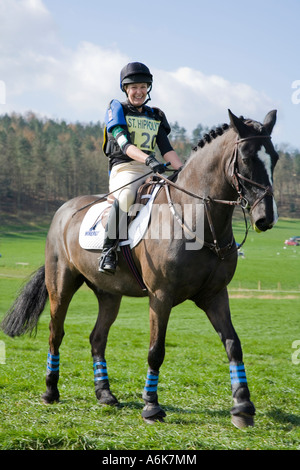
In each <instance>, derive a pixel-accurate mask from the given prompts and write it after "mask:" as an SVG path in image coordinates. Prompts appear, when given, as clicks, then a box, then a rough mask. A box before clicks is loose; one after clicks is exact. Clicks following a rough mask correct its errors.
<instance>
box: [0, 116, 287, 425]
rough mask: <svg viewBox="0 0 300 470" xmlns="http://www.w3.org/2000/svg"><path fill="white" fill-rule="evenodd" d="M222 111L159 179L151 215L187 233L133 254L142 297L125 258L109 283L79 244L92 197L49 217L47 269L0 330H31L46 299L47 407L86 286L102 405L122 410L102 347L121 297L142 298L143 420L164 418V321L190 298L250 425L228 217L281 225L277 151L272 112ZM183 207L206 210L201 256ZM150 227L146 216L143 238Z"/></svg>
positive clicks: (238, 410)
mask: <svg viewBox="0 0 300 470" xmlns="http://www.w3.org/2000/svg"><path fill="white" fill-rule="evenodd" d="M228 113H229V120H230V123H229V124H225V125H223V126H220V127H217V128H215V129H214V130H212V131H211V132H210V133H209V134H206V135H205V136H204V138H203V139H202V140H201V141H200V142H199V143H198V145H197V147H195V148H194V149H193V150H192V151H191V154H190V156H189V158H188V159H187V161H186V163H185V164H184V166H183V168H182V169H181V171H180V172H178V174H177V177H176V178H166V177H165V176H164V175H161V176H162V180H161V181H162V184H161V189H160V190H159V191H158V193H157V195H156V198H155V201H154V205H153V209H154V208H155V207H162V206H163V207H167V208H168V211H171V212H169V214H171V216H170V217H169V221H170V223H172V221H175V219H176V220H177V221H178V222H179V223H180V224H181V226H182V228H183V230H182V233H183V234H182V237H181V238H180V237H175V236H174V233H175V230H174V227H173V230H172V231H171V232H170V233H171V236H170V237H165V238H164V239H159V237H156V238H155V237H151V236H148V237H147V236H145V237H143V239H142V240H141V241H140V242H139V243H138V245H137V246H136V247H134V248H133V249H132V259H133V261H134V263H135V266H136V269H137V271H138V272H139V274H140V276H141V278H142V280H143V282H144V285H145V289H144V290H143V289H142V288H141V286H140V285H139V284H138V283H137V282H136V280H135V279H134V278H133V274H132V272H131V271H130V269H129V267H128V264H127V263H126V261H125V259H124V257H123V256H122V254H120V256H119V260H118V267H117V271H116V273H115V274H114V276H107V274H103V273H100V272H98V258H99V252H95V251H93V250H84V249H82V248H81V247H80V245H79V242H78V233H79V230H80V226H81V223H82V220H83V217H84V215H85V213H86V212H87V210H88V209H87V208H88V206H90V205H92V204H93V203H94V202H95V201H94V198H95V196H91V195H87V196H79V197H76V198H74V199H72V200H70V201H68V202H66V203H64V204H63V205H62V206H61V207H60V208H59V209H58V211H57V212H56V213H55V215H54V217H53V220H52V223H51V225H50V228H49V231H48V235H47V240H46V249H45V264H44V266H42V267H40V268H39V269H38V271H37V272H36V273H35V274H33V276H32V278H31V279H30V281H29V282H28V283H27V284H26V285H25V288H24V290H23V291H22V292H21V293H20V295H19V297H17V299H16V300H15V303H14V304H13V305H12V307H11V308H10V310H9V311H8V313H7V315H6V316H5V318H4V320H3V321H2V324H1V327H2V329H3V331H4V332H5V333H6V334H8V335H10V336H18V335H21V334H24V333H26V332H32V331H33V330H34V329H36V328H37V324H38V319H39V317H40V315H41V313H42V312H43V310H44V308H45V305H46V302H47V300H49V302H50V317H51V319H50V324H49V329H50V335H49V353H48V359H47V374H46V392H45V393H44V394H43V396H42V397H43V401H44V402H45V403H47V404H49V403H53V402H56V401H59V397H60V395H59V390H58V379H59V348H60V345H61V343H62V339H63V336H64V321H65V317H66V314H67V310H68V306H69V303H70V301H71V299H72V297H73V295H74V294H75V292H76V291H77V290H78V289H79V287H80V286H81V285H82V284H83V283H86V284H87V286H88V287H90V289H91V290H92V291H93V292H94V293H95V295H96V297H97V299H98V303H99V312H98V317H97V320H96V324H95V326H94V328H93V330H92V332H91V334H90V344H91V355H92V359H93V368H94V374H95V377H94V384H95V394H96V398H97V400H98V401H99V403H101V404H106V405H112V406H116V405H118V400H117V398H116V396H115V395H114V394H113V393H112V391H111V389H110V379H109V377H108V373H107V363H106V359H105V349H106V344H107V338H108V334H109V330H110V327H111V325H112V324H113V322H114V321H115V319H116V317H117V315H118V311H119V307H120V302H121V298H122V296H123V295H125V296H131V297H145V296H148V298H149V317H150V344H149V350H148V371H147V379H146V383H145V387H144V389H143V393H142V399H143V400H144V407H143V410H142V417H143V419H144V420H145V421H146V422H148V423H153V422H155V421H163V420H164V417H165V416H166V413H165V411H164V410H163V408H162V407H161V406H160V404H159V401H158V381H159V371H160V367H161V365H162V363H163V360H164V356H165V336H166V331H167V325H168V320H169V316H170V313H171V310H172V308H173V307H174V306H176V305H179V304H181V303H182V302H184V301H186V300H192V301H193V302H194V303H195V305H196V306H197V307H198V308H200V309H201V310H203V311H204V312H205V313H206V315H207V317H208V318H209V320H210V322H211V324H212V326H213V328H214V329H215V330H216V332H217V333H218V335H219V337H220V339H221V341H222V343H223V345H224V348H225V351H226V354H227V358H228V361H229V369H230V379H231V393H232V399H233V407H232V409H231V411H230V414H231V420H232V422H233V424H234V425H235V426H237V427H238V428H243V427H247V426H253V425H254V415H255V406H254V404H253V403H252V401H251V400H250V391H249V388H248V384H247V377H246V372H245V366H244V363H243V352H242V347H241V343H240V340H239V338H238V336H237V333H236V331H235V329H234V326H233V324H232V321H231V314H230V306H229V295H228V290H227V286H228V284H229V282H230V281H231V279H232V277H233V275H234V272H235V269H236V264H237V245H236V242H235V239H234V235H233V230H232V216H233V211H234V208H235V207H237V206H241V207H242V208H243V210H244V212H245V213H246V214H247V217H250V221H251V224H252V226H253V227H254V229H255V230H256V231H258V232H265V231H267V230H269V229H271V228H272V227H273V226H274V225H275V224H276V222H277V219H278V215H277V207H276V202H275V200H274V195H273V190H272V188H273V171H274V168H275V165H276V162H277V160H278V154H277V152H276V150H275V148H274V146H273V144H272V141H271V133H272V130H273V127H274V125H275V123H276V113H277V112H276V110H273V111H270V112H269V113H268V114H267V115H266V116H265V119H264V121H263V124H262V123H260V122H258V121H254V120H252V119H245V118H243V117H242V116H241V117H237V116H235V115H234V114H233V113H232V112H231V111H230V110H228ZM186 206H189V207H192V208H193V210H194V209H197V207H198V208H199V207H200V208H202V211H198V212H197V211H195V212H194V215H193V225H192V228H193V230H194V232H193V233H196V231H195V227H196V225H197V224H198V225H199V224H200V223H201V221H202V227H203V230H202V232H201V233H202V234H203V237H202V244H201V243H198V245H199V248H198V249H187V245H188V243H189V242H191V236H190V235H191V230H188V227H187V224H186V223H185V222H184V221H183V219H182V217H181V215H180V211H178V208H182V209H183V208H184V207H186ZM176 208H177V211H176ZM82 209H84V210H82ZM197 214H198V215H197ZM199 214H200V215H199ZM197 218H198V219H197ZM200 218H201V220H200ZM154 224H155V221H154V220H152V219H151V220H150V222H149V225H148V232H149V231H150V230H151V227H152V228H153V225H154ZM199 226H200V225H199ZM185 229H186V230H185ZM148 232H147V233H148ZM195 237H196V235H195ZM198 238H199V237H198ZM198 242H199V240H198Z"/></svg>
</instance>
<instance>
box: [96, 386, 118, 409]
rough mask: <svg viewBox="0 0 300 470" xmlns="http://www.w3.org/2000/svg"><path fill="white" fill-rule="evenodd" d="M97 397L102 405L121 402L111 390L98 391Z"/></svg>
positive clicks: (114, 404) (113, 404) (112, 404)
mask: <svg viewBox="0 0 300 470" xmlns="http://www.w3.org/2000/svg"><path fill="white" fill-rule="evenodd" d="M96 397H97V399H98V401H99V403H100V404H101V405H110V406H116V405H118V404H119V402H118V400H117V398H116V397H115V396H114V395H113V394H112V393H111V391H110V390H101V391H99V392H98V393H97V392H96Z"/></svg>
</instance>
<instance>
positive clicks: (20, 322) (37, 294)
mask: <svg viewBox="0 0 300 470" xmlns="http://www.w3.org/2000/svg"><path fill="white" fill-rule="evenodd" d="M47 300H48V291H47V288H46V284H45V266H42V267H41V268H39V269H38V270H37V271H36V272H35V273H34V274H33V276H32V277H31V279H30V280H29V282H28V283H27V284H26V285H25V286H24V287H23V289H22V290H21V292H20V294H19V296H18V297H17V299H16V300H15V302H14V304H13V305H12V306H11V307H10V309H9V311H8V312H7V314H6V316H5V317H4V319H3V321H2V323H1V329H2V330H3V331H4V333H6V334H7V335H8V336H12V337H13V336H20V335H23V334H25V333H31V332H32V331H33V330H34V329H35V328H36V327H37V323H38V320H39V317H40V315H41V313H42V312H43V310H44V308H45V305H46V302H47Z"/></svg>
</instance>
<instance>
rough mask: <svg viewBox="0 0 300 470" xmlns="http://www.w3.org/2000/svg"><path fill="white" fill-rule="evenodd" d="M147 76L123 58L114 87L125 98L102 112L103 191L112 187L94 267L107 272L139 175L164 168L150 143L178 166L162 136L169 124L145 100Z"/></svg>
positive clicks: (148, 85) (110, 271) (111, 266)
mask: <svg viewBox="0 0 300 470" xmlns="http://www.w3.org/2000/svg"><path fill="white" fill-rule="evenodd" d="M152 81H153V77H152V74H151V73H150V70H149V69H148V67H147V66H146V65H144V64H142V63H140V62H132V63H129V64H127V65H126V66H125V67H123V69H122V70H121V74H120V87H121V90H122V91H123V92H124V93H125V94H126V96H127V101H126V102H123V103H120V102H119V101H117V100H112V101H111V102H110V103H109V106H108V109H107V111H106V115H105V130H104V143H103V151H104V153H105V155H106V156H107V157H109V171H110V179H109V191H110V192H112V191H113V192H114V193H113V194H114V197H115V200H114V202H113V205H112V208H111V210H110V213H109V217H108V221H107V225H106V228H105V240H104V246H103V251H102V255H101V257H100V263H99V271H100V272H104V273H107V274H114V272H115V270H116V266H117V256H116V248H117V242H118V240H119V239H122V238H125V237H126V234H121V231H122V227H123V226H124V225H126V231H127V213H128V211H129V208H130V206H131V205H132V204H133V203H134V200H135V197H136V192H137V189H138V187H139V186H140V185H141V184H142V183H143V182H144V181H145V179H146V175H147V174H149V168H150V171H151V170H152V171H153V172H154V173H164V171H165V164H163V163H160V162H159V161H158V160H156V158H155V153H154V148H155V145H156V144H157V146H158V148H159V150H160V153H161V154H162V156H163V158H164V159H165V160H166V162H170V164H171V165H172V167H173V168H174V169H175V170H177V169H179V168H180V167H181V166H182V162H181V160H180V158H179V157H178V155H177V153H176V152H175V151H174V150H173V148H172V146H171V144H170V142H169V139H168V134H169V133H170V131H171V129H170V126H169V124H168V121H167V119H166V117H165V114H164V113H163V112H162V111H161V110H160V109H158V108H150V107H149V106H146V103H147V102H148V101H149V100H150V99H151V98H150V91H151V89H152ZM139 177H140V178H139ZM137 179H138V181H135V180H137ZM124 185H125V187H124ZM125 222H126V224H125ZM123 231H124V229H123Z"/></svg>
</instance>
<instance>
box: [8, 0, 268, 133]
mask: <svg viewBox="0 0 300 470" xmlns="http://www.w3.org/2000/svg"><path fill="white" fill-rule="evenodd" d="M0 23H1V30H0V53H1V61H0V80H3V81H4V82H5V85H6V103H7V104H6V106H5V107H4V106H1V108H0V112H10V111H16V112H24V111H28V110H33V111H35V112H40V113H41V114H45V115H48V116H55V117H57V118H61V119H68V120H73V121H81V120H83V121H86V120H87V121H90V120H96V121H97V120H100V121H103V118H104V113H105V108H106V106H107V104H108V102H109V100H110V99H112V98H119V99H122V98H123V97H124V95H123V94H122V93H121V91H120V88H119V74H120V70H121V68H122V67H123V66H124V65H125V64H126V63H127V62H128V61H130V57H127V56H126V55H124V54H122V53H121V52H120V51H119V50H118V49H117V48H112V49H107V48H104V47H101V46H100V45H96V44H92V43H90V42H80V43H79V44H78V45H77V47H76V48H75V49H70V48H67V47H65V45H64V44H63V43H61V41H60V38H59V34H58V30H57V27H56V25H55V23H54V21H53V18H52V16H51V15H50V13H49V12H48V10H47V9H46V8H45V6H44V4H43V2H42V0H1V2H0ZM152 72H153V74H154V86H153V92H152V102H151V103H152V104H153V106H154V105H155V106H159V107H160V108H162V109H163V110H164V111H165V113H166V115H167V117H168V119H169V121H171V122H174V121H178V122H179V124H180V125H181V126H183V127H185V128H186V129H187V130H188V131H191V130H192V129H194V128H195V127H196V126H197V124H199V123H202V124H204V125H208V126H212V125H217V124H219V123H221V122H224V121H228V115H227V108H230V109H232V111H233V112H234V113H236V114H244V115H245V116H251V117H253V118H255V119H258V120H262V119H263V117H264V115H265V114H266V113H267V112H268V111H269V110H270V109H272V108H273V106H272V104H271V100H270V99H269V98H268V97H267V96H265V95H264V94H263V93H260V92H258V91H256V90H254V89H253V88H251V87H250V86H249V85H247V84H243V83H232V82H230V81H228V80H226V79H224V78H223V77H221V76H216V75H211V76H208V75H205V74H204V73H202V72H201V71H199V70H194V69H192V68H188V67H180V68H178V69H177V70H174V71H172V72H167V71H164V70H152ZM4 108H5V109H4Z"/></svg>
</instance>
